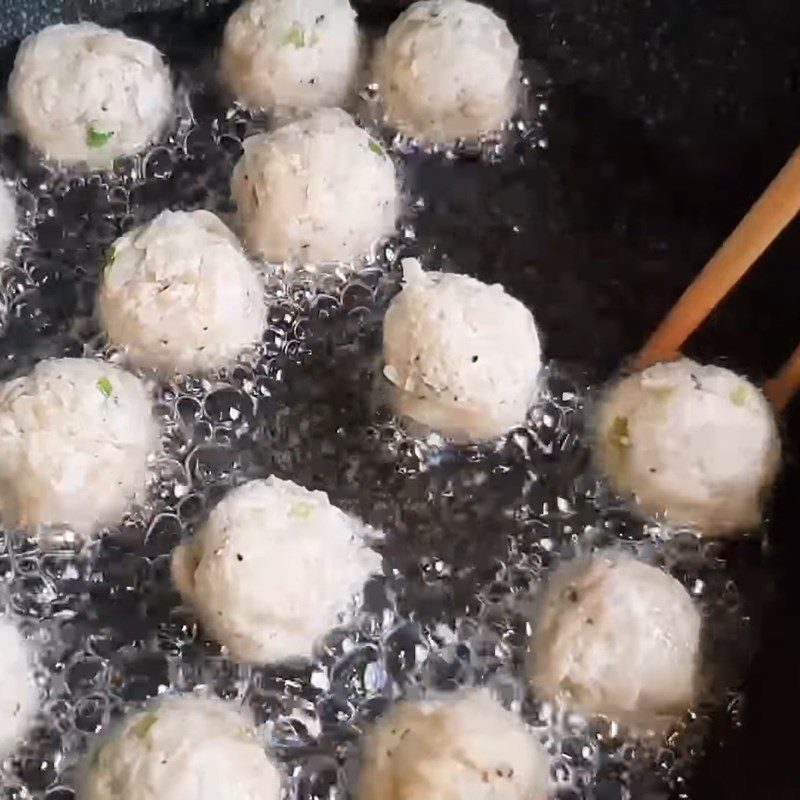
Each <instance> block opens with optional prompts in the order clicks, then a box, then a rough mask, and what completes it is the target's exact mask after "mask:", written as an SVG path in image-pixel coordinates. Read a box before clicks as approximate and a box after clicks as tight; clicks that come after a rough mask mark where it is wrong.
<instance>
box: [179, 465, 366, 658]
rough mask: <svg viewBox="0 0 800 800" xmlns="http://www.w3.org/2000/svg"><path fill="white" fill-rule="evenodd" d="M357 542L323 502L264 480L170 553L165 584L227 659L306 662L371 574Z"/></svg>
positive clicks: (359, 537)
mask: <svg viewBox="0 0 800 800" xmlns="http://www.w3.org/2000/svg"><path fill="white" fill-rule="evenodd" d="M365 533H366V529H365V527H364V525H363V524H362V523H361V522H359V521H358V520H356V519H353V518H351V517H349V516H347V515H346V514H344V513H343V512H342V511H340V510H339V509H338V508H336V507H335V506H332V505H331V504H330V502H329V501H328V496H327V495H326V494H325V493H324V492H310V491H308V490H306V489H304V488H302V487H301V486H298V485H297V484H294V483H292V482H290V481H284V480H279V479H278V478H275V477H270V478H268V479H267V480H258V481H252V482H250V483H246V484H244V485H243V486H240V487H239V488H237V489H235V490H234V491H232V492H231V493H230V494H229V495H227V497H225V498H224V499H223V500H222V502H220V503H219V505H217V506H216V508H214V510H213V511H212V512H211V515H210V516H209V518H208V521H207V522H206V523H205V524H204V525H203V526H202V527H201V529H200V530H199V531H198V533H197V534H196V536H195V538H194V539H193V540H192V541H191V542H189V543H188V544H183V545H180V546H179V547H178V548H177V549H176V550H175V552H174V554H173V560H172V574H173V578H174V582H175V584H176V586H177V587H178V590H179V591H180V593H181V595H183V597H184V599H185V600H186V601H187V602H188V603H189V604H190V605H191V606H193V608H194V609H195V611H196V613H197V615H198V616H199V618H200V620H201V622H202V623H203V625H204V626H205V628H206V630H207V631H208V632H209V633H210V634H211V635H212V636H213V637H214V638H216V639H217V640H218V641H219V642H220V643H222V644H224V645H225V646H226V647H227V648H228V650H229V651H230V653H231V654H232V655H233V657H234V658H236V659H238V660H240V661H246V662H253V663H264V662H277V661H284V660H287V659H294V658H306V657H309V656H310V655H311V653H312V650H313V647H314V644H315V643H316V642H317V641H318V640H319V639H320V637H321V636H323V634H325V633H326V632H327V631H328V630H329V629H330V628H333V627H334V626H335V625H336V624H337V621H338V618H339V617H340V615H341V614H342V613H343V612H345V611H347V610H348V607H349V606H350V605H351V602H352V599H353V597H354V596H355V595H356V594H358V593H360V592H361V590H362V587H363V585H364V582H365V581H366V580H367V578H368V577H369V575H370V574H372V573H376V572H378V571H379V570H380V558H379V556H378V555H377V553H375V552H374V551H372V550H370V549H368V548H367V547H365V546H364V540H363V535H364V534H365Z"/></svg>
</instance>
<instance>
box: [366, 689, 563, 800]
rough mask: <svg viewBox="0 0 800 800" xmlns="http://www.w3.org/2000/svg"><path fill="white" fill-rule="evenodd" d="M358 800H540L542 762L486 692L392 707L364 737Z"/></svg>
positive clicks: (544, 774) (539, 751)
mask: <svg viewBox="0 0 800 800" xmlns="http://www.w3.org/2000/svg"><path fill="white" fill-rule="evenodd" d="M362 765H363V766H362V775H361V785H360V789H359V793H358V798H359V800H384V799H385V798H388V797H391V798H392V800H431V799H432V798H436V800H466V798H469V800H545V798H546V797H547V788H548V782H549V765H548V760H547V756H546V754H545V752H544V749H543V748H542V746H541V744H539V742H538V740H537V739H536V737H535V736H533V734H531V733H530V732H529V731H528V730H527V729H526V727H525V725H524V724H523V722H522V720H521V719H520V718H519V717H518V716H517V715H516V714H512V713H511V712H510V711H506V709H505V708H503V706H501V705H500V704H499V703H498V702H496V701H495V700H493V699H492V697H491V695H490V694H489V692H488V690H486V689H477V690H476V689H473V690H467V691H461V692H459V693H457V694H455V695H453V696H450V697H442V698H440V699H436V700H426V701H421V702H404V703H399V704H398V705H397V706H396V707H395V708H394V709H393V710H392V711H390V712H389V714H388V715H387V716H386V717H384V718H383V719H381V720H379V721H378V722H377V724H376V725H375V726H374V727H373V729H372V730H371V731H369V732H368V733H367V736H366V739H365V744H364V755H363V758H362Z"/></svg>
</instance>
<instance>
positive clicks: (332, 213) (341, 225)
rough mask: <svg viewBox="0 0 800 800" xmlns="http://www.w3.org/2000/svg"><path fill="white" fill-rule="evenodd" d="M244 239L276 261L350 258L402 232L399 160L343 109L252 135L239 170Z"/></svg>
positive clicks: (237, 195)
mask: <svg viewBox="0 0 800 800" xmlns="http://www.w3.org/2000/svg"><path fill="white" fill-rule="evenodd" d="M231 192H232V194H233V199H234V200H235V202H236V204H237V205H238V207H239V216H240V221H241V224H242V228H243V231H244V240H245V244H246V245H247V246H248V247H249V248H250V249H251V250H252V251H253V252H255V253H258V254H259V255H261V256H263V257H264V258H266V259H268V260H269V261H277V262H283V261H291V262H295V263H300V264H307V263H320V262H350V261H353V260H357V259H361V258H362V257H365V256H368V255H370V253H371V251H372V250H373V248H374V247H375V246H376V245H377V244H379V243H380V242H381V241H382V240H384V239H386V238H387V237H388V236H390V235H391V234H392V233H393V232H394V229H395V220H396V216H397V211H398V205H399V196H398V187H397V180H396V176H395V169H394V163H393V162H392V160H391V159H390V158H389V156H388V155H387V154H386V153H385V152H384V150H383V148H382V147H381V146H380V145H379V144H378V143H377V142H376V141H375V140H374V139H372V138H371V137H370V136H369V134H368V133H367V132H366V131H364V130H362V129H361V128H359V127H358V126H357V125H356V124H355V123H354V122H353V120H352V119H351V118H350V116H348V115H347V114H346V113H345V112H344V111H341V110H340V109H322V110H319V111H316V112H314V113H312V114H311V115H310V116H309V117H308V118H307V119H303V120H300V121H298V122H293V123H290V124H288V125H285V126H284V127H282V128H279V129H278V130H276V131H274V132H272V133H268V134H262V135H258V136H252V137H251V138H249V139H247V140H245V143H244V155H243V156H242V158H241V159H240V161H239V163H238V164H237V165H236V168H235V169H234V172H233V179H232V182H231Z"/></svg>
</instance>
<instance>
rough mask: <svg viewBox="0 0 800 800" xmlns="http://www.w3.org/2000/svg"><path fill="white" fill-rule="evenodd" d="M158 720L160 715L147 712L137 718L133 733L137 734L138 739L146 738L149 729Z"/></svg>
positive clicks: (132, 728) (132, 729) (132, 727)
mask: <svg viewBox="0 0 800 800" xmlns="http://www.w3.org/2000/svg"><path fill="white" fill-rule="evenodd" d="M156 722H158V715H156V714H145V715H144V716H143V717H142V718H141V719H139V720H137V721H136V722H135V723H134V724H133V725H132V726H131V731H132V732H133V735H134V736H136V738H137V739H144V737H145V736H147V733H148V731H149V730H150V728H152V727H153V725H155V724H156Z"/></svg>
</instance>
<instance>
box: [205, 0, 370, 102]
mask: <svg viewBox="0 0 800 800" xmlns="http://www.w3.org/2000/svg"><path fill="white" fill-rule="evenodd" d="M220 59H221V62H222V73H223V76H224V79H225V81H226V83H227V84H228V86H230V88H231V90H232V91H233V93H234V94H235V95H236V98H237V99H238V100H240V101H241V102H242V103H244V104H245V105H247V106H250V107H251V108H269V107H273V106H277V107H279V108H290V109H298V108H318V107H323V106H341V105H344V104H345V102H346V101H347V99H348V96H349V94H350V93H351V91H352V90H353V88H354V84H355V80H356V74H357V71H358V67H359V59H360V37H359V33H358V25H357V23H356V12H355V11H353V9H352V7H351V6H350V3H349V2H348V0H249V2H246V3H244V4H243V5H242V6H240V7H239V8H238V9H237V10H236V11H235V12H234V13H233V15H232V16H231V18H230V20H228V24H227V26H226V27H225V37H224V40H223V44H222V53H221V55H220Z"/></svg>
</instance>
